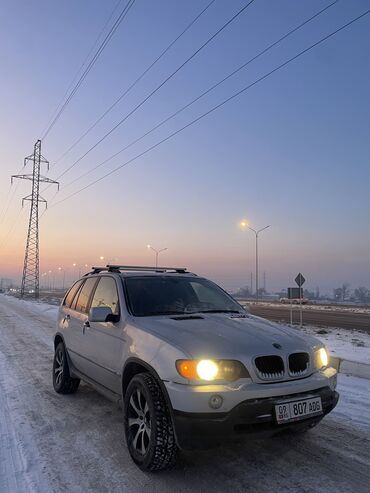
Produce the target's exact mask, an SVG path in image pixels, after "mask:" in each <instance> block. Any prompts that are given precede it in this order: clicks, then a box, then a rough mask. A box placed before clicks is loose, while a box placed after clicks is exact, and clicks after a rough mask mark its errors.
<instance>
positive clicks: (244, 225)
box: [240, 220, 271, 303]
mask: <svg viewBox="0 0 370 493" xmlns="http://www.w3.org/2000/svg"><path fill="white" fill-rule="evenodd" d="M270 226H271V225H270V224H269V225H268V226H265V227H264V228H261V229H257V230H256V229H253V228H251V227H250V226H249V224H248V222H247V221H245V220H243V221H241V222H240V227H241V228H242V229H245V228H248V229H250V230H251V231H253V233H254V234H255V236H256V303H258V235H259V234H260V233H261V232H262V231H264V230H265V229H267V228H269V227H270Z"/></svg>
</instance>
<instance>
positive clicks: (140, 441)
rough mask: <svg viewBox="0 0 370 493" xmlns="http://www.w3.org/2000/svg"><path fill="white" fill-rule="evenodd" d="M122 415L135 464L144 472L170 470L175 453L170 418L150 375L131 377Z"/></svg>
mask: <svg viewBox="0 0 370 493" xmlns="http://www.w3.org/2000/svg"><path fill="white" fill-rule="evenodd" d="M124 412H125V423H124V424H125V435H126V442H127V447H128V449H129V452H130V455H131V457H132V459H133V460H134V462H135V463H136V464H137V465H138V466H139V467H140V469H142V470H143V471H158V470H160V469H166V468H168V467H171V466H172V465H173V464H174V463H175V460H176V453H177V445H176V441H175V435H174V430H173V426H172V420H171V415H170V412H169V409H168V406H167V403H166V401H165V399H164V396H163V394H162V391H161V388H160V386H159V384H158V383H157V381H156V379H155V378H154V377H153V376H152V375H151V374H150V373H140V374H138V375H136V376H134V377H133V379H132V380H131V382H130V383H129V385H128V388H127V391H126V395H125V400H124Z"/></svg>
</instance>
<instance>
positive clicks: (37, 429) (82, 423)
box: [0, 295, 370, 493]
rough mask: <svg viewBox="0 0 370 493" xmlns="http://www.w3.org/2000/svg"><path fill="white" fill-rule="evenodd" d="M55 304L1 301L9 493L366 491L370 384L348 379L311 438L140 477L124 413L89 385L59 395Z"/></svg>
mask: <svg viewBox="0 0 370 493" xmlns="http://www.w3.org/2000/svg"><path fill="white" fill-rule="evenodd" d="M55 317H56V308H55V307H50V306H49V305H44V304H39V303H32V302H27V301H21V300H18V299H15V298H10V297H6V296H2V295H0V492H1V493H64V492H68V493H79V492H81V493H88V492H91V493H116V492H117V493H122V492H125V493H126V492H127V493H140V492H147V491H151V492H152V493H159V492H160V493H173V492H182V493H185V492H191V493H197V492H205V491H212V492H216V493H217V492H225V491H233V492H235V493H245V492H253V493H264V492H266V491H274V492H276V493H280V492H281V493H283V492H284V493H286V492H289V493H301V492H302V491H304V492H305V493H333V492H335V493H352V492H356V493H365V492H366V493H367V492H368V491H369V488H368V487H369V484H370V418H369V408H370V380H365V379H359V378H354V377H347V376H346V375H339V378H338V390H339V392H340V393H341V397H340V400H339V403H338V406H337V408H336V409H335V410H334V411H333V412H332V413H331V414H330V415H329V416H327V417H326V418H325V419H324V420H323V421H322V422H321V423H320V424H319V425H318V426H317V427H316V428H314V429H313V430H311V431H310V432H309V433H307V434H304V435H299V436H284V437H276V438H273V439H266V440H262V441H257V442H254V441H251V440H249V439H248V438H244V439H243V440H241V441H240V443H237V444H232V445H227V446H226V445H225V446H224V447H221V448H218V449H213V450H208V451H197V452H195V451H194V452H182V453H180V455H179V458H178V463H177V465H176V466H175V468H174V469H173V470H171V471H166V472H163V473H159V474H146V473H143V472H141V471H140V470H139V469H138V468H137V467H136V466H135V465H134V464H133V462H132V460H131V459H130V457H129V454H128V452H127V448H126V446H125V443H124V439H123V425H122V412H121V410H119V409H118V408H117V407H116V406H115V405H114V404H113V403H111V402H110V401H108V400H106V399H105V398H104V397H102V396H101V395H99V394H98V393H97V392H96V391H94V390H93V389H92V388H91V387H90V386H88V385H86V384H81V386H80V388H79V390H78V392H77V393H76V394H74V395H69V396H62V395H58V394H56V393H55V392H54V390H53V387H52V383H51V366H52V356H53V351H52V339H53V333H54V330H55Z"/></svg>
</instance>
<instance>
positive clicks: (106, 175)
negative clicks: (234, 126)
mask: <svg viewBox="0 0 370 493" xmlns="http://www.w3.org/2000/svg"><path fill="white" fill-rule="evenodd" d="M369 13H370V9H369V10H367V11H365V12H364V13H362V14H360V15H359V16H357V17H355V18H354V19H352V20H351V21H349V22H347V23H346V24H344V25H342V26H341V27H339V28H338V29H336V30H335V31H332V32H331V33H330V34H328V35H326V36H324V37H323V38H321V39H320V40H319V41H316V42H315V43H313V44H312V45H310V46H309V47H308V48H305V49H304V50H302V51H300V52H299V53H298V54H297V55H294V56H293V57H291V58H289V59H288V60H286V61H285V62H283V63H281V64H280V65H278V66H277V67H275V68H274V69H272V70H270V71H269V72H267V73H266V74H265V75H263V76H261V77H259V78H258V79H256V80H255V81H254V82H252V83H251V84H248V85H247V86H245V87H244V88H242V89H241V90H239V91H237V92H236V93H234V94H232V95H231V96H230V97H228V98H226V99H225V100H223V101H222V102H221V103H219V104H217V105H216V106H213V107H212V108H211V109H210V110H208V111H206V112H205V113H203V114H201V115H200V116H198V117H197V118H195V119H194V120H192V121H191V122H189V123H187V124H186V125H184V126H183V127H181V128H179V129H178V130H176V131H174V132H172V133H171V134H170V135H168V136H167V137H165V138H164V139H162V140H160V141H159V142H157V143H156V144H154V145H152V146H150V147H149V148H147V149H146V150H145V151H143V152H141V153H140V154H137V155H136V156H134V157H133V158H131V159H129V160H128V161H126V162H125V163H123V164H121V165H120V166H117V167H116V168H114V169H113V170H111V171H109V172H108V173H105V174H104V175H103V176H101V177H100V178H98V179H96V180H94V181H92V182H90V183H89V184H87V185H85V186H84V187H82V188H80V189H79V190H77V191H76V192H73V193H72V194H70V195H68V196H67V197H65V198H64V199H61V200H59V201H58V202H56V203H55V204H54V205H52V206H51V207H54V206H56V205H58V204H61V203H62V202H65V201H66V200H68V199H70V198H71V197H74V196H75V195H77V194H79V193H81V192H83V191H84V190H86V189H87V188H90V187H91V186H93V185H95V184H96V183H99V182H100V181H102V180H104V179H105V178H107V177H108V176H110V175H112V174H113V173H116V172H117V171H118V170H120V169H121V168H123V167H124V166H127V165H128V164H130V163H132V162H133V161H136V160H137V159H139V158H140V157H142V156H144V155H145V154H147V153H149V152H150V151H152V150H153V149H155V148H157V147H159V146H160V145H161V144H163V143H164V142H167V141H168V140H170V139H172V137H174V136H175V135H177V134H179V133H180V132H182V131H183V130H185V129H187V128H188V127H190V126H191V125H194V124H195V123H197V122H199V121H200V120H201V119H203V118H204V117H206V116H208V115H209V114H211V113H213V112H214V111H216V110H217V109H219V108H221V107H222V106H224V105H225V104H226V103H229V102H230V101H232V100H233V99H235V98H237V97H238V96H240V95H241V94H243V93H244V92H246V91H247V90H249V89H251V88H252V87H253V86H255V85H257V84H258V83H260V82H261V81H263V80H264V79H267V78H268V77H270V76H271V75H272V74H274V73H275V72H277V71H278V70H281V69H282V68H283V67H285V66H286V65H288V64H289V63H291V62H293V61H294V60H296V59H297V58H299V57H301V56H302V55H304V54H305V53H307V52H308V51H310V50H312V49H313V48H315V47H316V46H318V45H320V44H321V43H323V42H324V41H326V40H328V39H329V38H331V37H332V36H334V35H336V34H337V33H339V32H340V31H342V30H343V29H346V28H347V27H349V26H350V25H352V24H353V23H355V22H357V21H358V20H360V19H361V18H363V17H365V16H366V15H368V14H369Z"/></svg>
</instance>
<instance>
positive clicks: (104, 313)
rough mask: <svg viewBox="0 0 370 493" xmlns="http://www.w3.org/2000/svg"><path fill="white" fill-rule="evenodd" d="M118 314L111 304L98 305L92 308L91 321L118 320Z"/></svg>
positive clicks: (90, 312)
mask: <svg viewBox="0 0 370 493" xmlns="http://www.w3.org/2000/svg"><path fill="white" fill-rule="evenodd" d="M118 318H119V317H118V315H114V314H113V312H112V309H111V308H109V306H96V307H94V308H90V311H89V322H113V323H114V322H117V321H118Z"/></svg>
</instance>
